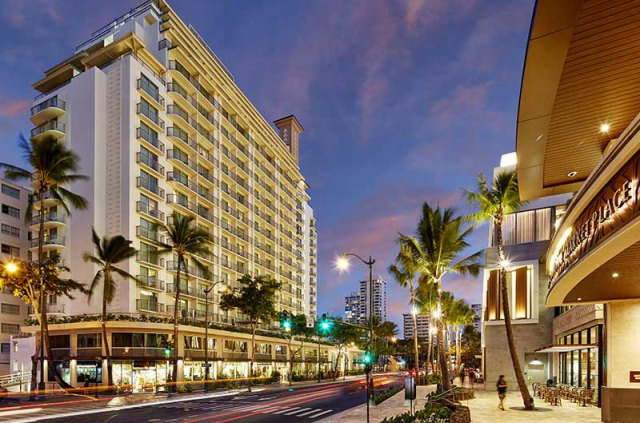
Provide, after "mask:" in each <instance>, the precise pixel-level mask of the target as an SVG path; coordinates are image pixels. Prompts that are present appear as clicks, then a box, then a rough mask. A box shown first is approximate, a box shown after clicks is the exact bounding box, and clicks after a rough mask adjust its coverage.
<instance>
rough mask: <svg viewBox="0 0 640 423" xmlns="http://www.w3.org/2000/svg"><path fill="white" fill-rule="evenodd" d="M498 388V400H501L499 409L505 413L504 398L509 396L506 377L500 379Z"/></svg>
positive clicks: (502, 376) (501, 376)
mask: <svg viewBox="0 0 640 423" xmlns="http://www.w3.org/2000/svg"><path fill="white" fill-rule="evenodd" d="M496 388H498V398H500V404H498V408H499V409H500V410H502V411H504V398H505V397H506V396H507V381H506V380H505V378H504V375H500V377H499V378H498V382H497V383H496Z"/></svg>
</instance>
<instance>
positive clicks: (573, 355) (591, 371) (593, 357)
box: [558, 326, 601, 403]
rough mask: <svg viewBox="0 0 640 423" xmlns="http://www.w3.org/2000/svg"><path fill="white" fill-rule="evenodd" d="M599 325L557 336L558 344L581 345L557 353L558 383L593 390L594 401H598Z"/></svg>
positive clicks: (599, 384)
mask: <svg viewBox="0 0 640 423" xmlns="http://www.w3.org/2000/svg"><path fill="white" fill-rule="evenodd" d="M600 330H601V329H600V326H593V327H591V328H588V329H584V330H581V331H578V332H575V333H572V334H569V335H566V336H562V337H560V338H558V344H561V345H572V346H581V345H584V348H579V349H576V350H573V351H567V352H561V353H559V359H560V363H559V370H560V377H559V382H560V383H566V384H569V385H572V386H577V387H580V388H589V389H593V390H594V398H593V399H594V402H597V403H599V394H600V392H599V391H600V386H601V382H600V377H599V359H600V354H599V351H600V347H601V339H600V338H601V336H600Z"/></svg>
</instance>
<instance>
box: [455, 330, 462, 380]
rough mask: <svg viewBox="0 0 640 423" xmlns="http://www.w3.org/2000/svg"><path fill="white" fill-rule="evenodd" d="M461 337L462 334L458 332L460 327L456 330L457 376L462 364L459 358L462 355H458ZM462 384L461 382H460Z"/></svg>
mask: <svg viewBox="0 0 640 423" xmlns="http://www.w3.org/2000/svg"><path fill="white" fill-rule="evenodd" d="M461 336H462V332H461V331H460V326H459V325H458V327H457V328H456V367H457V368H456V372H457V373H458V374H459V373H460V370H461V369H462V363H461V362H460V358H461V357H462V355H461V354H460V348H461V346H462V342H460V337H461ZM460 383H462V380H460Z"/></svg>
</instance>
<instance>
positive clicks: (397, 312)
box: [0, 0, 534, 323]
mask: <svg viewBox="0 0 640 423" xmlns="http://www.w3.org/2000/svg"><path fill="white" fill-rule="evenodd" d="M139 3H141V1H139V0H110V1H97V0H85V1H72V0H58V1H54V0H37V1H24V0H5V1H4V2H3V5H4V7H3V14H2V17H1V18H0V19H2V20H3V22H2V23H3V25H2V26H1V27H0V35H1V36H2V40H3V43H2V45H1V46H0V48H1V49H2V51H1V54H0V61H2V62H3V66H2V67H0V80H1V81H2V82H1V83H0V128H1V131H0V134H1V135H0V137H2V138H1V141H2V145H3V146H4V147H3V161H9V162H14V163H16V164H21V161H20V157H19V153H18V151H17V149H16V145H17V139H18V134H19V133H28V131H29V129H30V128H31V124H30V122H29V119H28V116H29V115H28V111H29V108H30V106H31V105H32V100H33V97H34V95H35V94H36V92H35V90H33V89H32V88H31V84H32V83H33V82H35V81H37V80H39V79H40V78H42V77H43V76H44V74H43V72H44V70H45V69H47V68H49V67H51V66H53V65H55V64H57V63H59V62H61V61H62V60H64V59H65V58H67V57H68V56H70V55H72V54H73V52H74V49H75V47H76V46H77V45H78V44H80V43H82V42H83V41H85V40H87V39H88V38H89V37H90V35H91V33H92V32H93V31H94V30H96V29H98V28H99V27H101V26H102V25H104V24H106V23H108V22H109V21H111V20H112V19H114V18H116V17H117V16H120V15H121V14H123V13H125V12H126V11H128V9H129V8H131V7H133V6H136V5H138V4H139ZM170 4H171V6H172V7H173V8H174V9H175V10H176V12H177V13H178V14H179V15H180V16H181V17H182V19H183V20H184V21H185V22H186V23H191V24H192V25H193V26H194V27H195V28H196V30H197V31H198V32H199V33H200V35H201V36H202V37H203V38H204V39H205V40H206V41H207V42H208V44H209V46H210V47H211V48H212V49H213V51H215V52H216V54H217V55H218V56H219V57H220V59H221V60H222V61H223V62H224V63H225V65H226V66H227V67H228V68H229V70H230V71H231V73H232V74H233V75H234V76H235V81H236V83H237V84H238V85H239V86H240V88H241V89H242V90H243V91H244V93H245V94H246V95H247V97H248V98H249V99H250V100H251V101H252V102H253V104H254V105H255V106H256V107H257V108H258V110H259V111H260V112H261V113H262V115H263V116H264V117H265V118H266V119H267V120H268V121H269V122H271V121H273V120H275V119H277V118H280V117H283V116H286V115H290V114H295V115H296V116H297V117H298V119H299V120H300V122H301V123H302V125H303V126H304V128H305V133H304V134H303V135H302V136H301V147H300V150H301V168H302V173H303V174H304V175H305V177H306V179H307V182H308V184H309V185H310V187H311V189H310V191H309V192H310V195H311V196H312V202H311V205H312V206H313V207H314V209H315V214H316V217H317V219H318V245H319V269H318V286H319V312H320V313H322V312H330V313H331V314H334V315H343V313H344V296H345V295H346V294H348V293H349V292H351V291H355V290H357V287H358V281H359V280H360V279H363V278H364V277H365V275H366V268H365V267H364V265H360V264H358V263H355V262H353V264H354V266H353V268H352V270H351V271H350V273H348V274H339V273H338V272H337V271H335V270H334V260H335V258H336V257H337V256H338V255H339V254H340V253H341V252H343V251H345V252H356V253H358V254H360V255H362V256H368V255H369V254H371V255H372V256H373V257H374V258H375V259H376V261H377V263H376V267H375V270H374V272H375V273H376V274H381V275H382V276H383V278H385V279H387V281H388V310H387V314H388V316H389V318H390V319H391V320H393V321H395V322H397V323H400V322H401V313H402V312H406V311H408V305H407V303H408V293H407V292H405V291H403V290H402V289H400V288H399V287H398V286H397V284H396V283H395V281H393V280H391V279H389V278H388V276H387V274H386V268H387V266H388V265H389V264H390V263H391V261H392V260H393V258H394V256H395V254H396V253H397V243H396V239H397V233H398V232H404V233H412V232H413V231H414V230H415V226H416V222H417V219H418V216H419V214H420V206H421V204H422V203H423V202H425V201H427V202H429V203H430V204H434V205H436V204H439V205H440V206H456V207H458V208H459V210H460V212H464V211H465V207H464V204H463V202H462V201H461V192H462V191H461V190H462V188H472V187H473V184H474V181H475V177H476V176H477V174H478V173H480V172H482V173H484V174H485V175H490V174H491V172H492V168H493V167H495V166H496V165H498V163H499V160H500V155H501V154H503V153H507V152H511V151H513V150H514V148H515V141H514V140H515V124H516V112H517V106H518V97H519V92H520V79H521V75H522V68H523V60H524V53H525V49H526V43H527V35H528V32H529V25H530V20H531V15H532V12H533V5H534V1H533V0H518V1H513V0H511V1H500V0H485V1H480V0H423V1H421V0H407V1H391V0H386V1H385V0H349V1H344V0H335V1H334V0H323V1H301V0H291V1H284V0H283V1H265V0H260V1H246V0H243V1H239V0H218V1H211V0H198V1H185V0H173V1H170ZM77 153H78V154H80V156H82V151H78V152H77ZM486 240H487V229H486V227H483V228H480V229H479V230H478V231H477V232H476V233H475V234H474V236H473V238H472V242H473V246H472V248H470V249H469V253H472V252H474V251H477V250H480V249H482V248H484V247H485V245H486ZM444 288H445V289H447V290H450V291H452V292H453V293H454V294H455V295H456V296H457V297H460V298H464V299H465V300H467V301H468V302H480V299H481V283H480V281H479V280H474V279H468V278H463V277H455V276H454V277H450V278H449V279H447V280H445V283H444Z"/></svg>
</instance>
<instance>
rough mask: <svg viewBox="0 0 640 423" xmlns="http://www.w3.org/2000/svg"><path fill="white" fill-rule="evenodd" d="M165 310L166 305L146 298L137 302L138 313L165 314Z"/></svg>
mask: <svg viewBox="0 0 640 423" xmlns="http://www.w3.org/2000/svg"><path fill="white" fill-rule="evenodd" d="M165 309H166V307H165V305H164V304H160V303H158V302H157V301H152V300H149V299H146V298H140V299H137V300H136V311H140V312H152V313H165ZM114 349H115V348H114Z"/></svg>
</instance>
